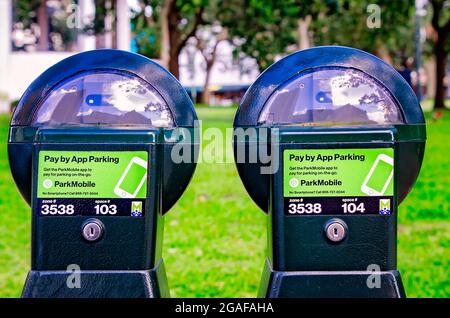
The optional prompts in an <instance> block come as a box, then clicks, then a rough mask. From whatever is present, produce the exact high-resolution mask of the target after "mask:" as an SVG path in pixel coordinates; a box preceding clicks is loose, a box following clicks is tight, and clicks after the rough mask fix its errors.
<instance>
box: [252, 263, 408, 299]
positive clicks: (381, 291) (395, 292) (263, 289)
mask: <svg viewBox="0 0 450 318" xmlns="http://www.w3.org/2000/svg"><path fill="white" fill-rule="evenodd" d="M369 286H370V287H372V288H370V287H369ZM258 297H261V298H403V297H406V295H405V290H404V288H403V284H402V281H401V277H400V273H399V272H398V270H392V271H382V272H368V271H274V270H273V269H272V267H271V264H270V262H269V260H266V263H265V266H264V271H263V275H262V279H261V285H260V288H259V291H258Z"/></svg>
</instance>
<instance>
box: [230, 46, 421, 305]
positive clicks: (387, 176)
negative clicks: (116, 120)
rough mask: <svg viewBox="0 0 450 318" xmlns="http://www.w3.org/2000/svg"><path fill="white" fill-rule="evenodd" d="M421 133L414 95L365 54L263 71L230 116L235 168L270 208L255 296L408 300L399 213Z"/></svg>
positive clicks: (337, 54)
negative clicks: (265, 250)
mask: <svg viewBox="0 0 450 318" xmlns="http://www.w3.org/2000/svg"><path fill="white" fill-rule="evenodd" d="M264 131H268V132H267V134H266V135H267V137H264V136H265V134H264ZM425 137H426V133H425V122H424V117H423V113H422V110H421V108H420V105H419V102H418V101H417V99H416V96H415V94H414V92H413V90H412V89H411V88H410V86H409V85H408V84H407V82H406V81H405V80H403V78H402V77H401V76H400V74H398V73H397V72H396V71H395V70H394V69H393V68H392V67H391V66H389V65H387V64H386V63H384V62H383V61H382V60H380V59H378V58H376V57H375V56H373V55H370V54H368V53H365V52H363V51H360V50H356V49H352V48H346V47H335V46H330V47H317V48H312V49H308V50H304V51H300V52H297V53H294V54H292V55H289V56H287V57H285V58H283V59H281V60H280V61H278V62H276V63H275V64H273V65H272V66H271V67H269V68H268V69H267V70H266V71H265V72H264V73H262V74H261V75H260V77H259V78H258V79H257V80H256V82H255V83H254V84H253V85H252V86H251V87H250V88H249V89H248V91H247V92H246V94H245V96H244V98H243V100H242V101H241V104H240V107H239V109H238V111H237V114H236V117H235V120H234V152H235V160H236V164H237V168H238V172H239V175H240V177H241V179H242V182H243V184H244V186H245V188H246V189H247V191H248V193H249V195H250V196H251V198H252V199H253V200H254V201H255V202H256V204H257V205H258V206H259V207H260V208H261V209H262V210H264V211H266V212H268V253H267V260H266V264H265V268H264V271H263V277H262V281H261V285H260V290H259V296H261V297H402V296H404V295H405V293H404V288H403V286H402V282H401V278H400V274H399V272H398V270H397V253H396V247H397V212H398V206H399V204H400V203H401V202H402V201H403V199H404V198H405V197H406V196H407V194H408V192H409V191H410V190H411V188H412V186H413V184H414V182H415V180H416V178H417V176H418V173H419V170H420V167H421V164H422V159H423V155H424V148H425V139H426V138H425ZM256 152H258V153H257V154H255V153H256ZM261 152H262V153H263V154H264V153H267V154H268V156H267V158H269V159H270V160H262V159H261V156H260V153H261ZM252 155H253V156H252ZM252 158H257V159H256V160H252ZM263 159H264V156H263ZM264 169H265V170H264Z"/></svg>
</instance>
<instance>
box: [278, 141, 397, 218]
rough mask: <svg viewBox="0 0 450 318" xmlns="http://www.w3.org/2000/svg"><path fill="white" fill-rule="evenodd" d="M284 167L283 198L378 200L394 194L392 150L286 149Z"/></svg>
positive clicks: (387, 207) (388, 207) (386, 207)
mask: <svg viewBox="0 0 450 318" xmlns="http://www.w3.org/2000/svg"><path fill="white" fill-rule="evenodd" d="M283 167H284V168H283V178H284V197H349V196H354V197H363V196H379V197H381V196H392V195H393V193H394V186H393V175H394V149H393V148H376V149H297V150H285V151H284V153H283ZM389 202H390V201H389V200H388V202H385V201H383V204H389ZM381 204H382V203H381V201H380V209H382V207H381ZM384 208H385V209H386V210H389V209H390V206H384Z"/></svg>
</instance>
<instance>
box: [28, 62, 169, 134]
mask: <svg viewBox="0 0 450 318" xmlns="http://www.w3.org/2000/svg"><path fill="white" fill-rule="evenodd" d="M33 123H34V124H39V125H41V124H45V125H50V126H58V125H97V124H103V125H145V126H152V127H172V126H173V118H172V114H171V113H170V110H169V107H168V106H167V104H166V103H165V102H164V100H163V99H162V97H161V96H160V95H159V93H158V92H157V91H156V90H155V89H154V88H153V87H152V86H151V85H149V84H147V83H146V82H144V81H143V80H141V79H139V78H137V77H132V76H131V75H128V74H126V73H119V72H116V71H108V72H106V71H102V72H94V73H83V74H81V75H78V76H76V77H75V78H71V79H69V80H68V81H65V82H63V83H62V84H61V85H59V87H57V88H56V89H55V90H54V91H53V92H52V93H51V94H50V95H49V96H48V97H47V99H45V101H44V103H43V104H42V105H41V107H39V111H38V113H37V114H36V115H35V117H34V121H33Z"/></svg>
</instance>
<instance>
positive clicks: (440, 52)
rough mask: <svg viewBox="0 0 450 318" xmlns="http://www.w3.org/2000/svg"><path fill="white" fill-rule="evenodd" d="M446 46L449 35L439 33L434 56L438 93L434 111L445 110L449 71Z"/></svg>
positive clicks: (435, 98)
mask: <svg viewBox="0 0 450 318" xmlns="http://www.w3.org/2000/svg"><path fill="white" fill-rule="evenodd" d="M446 44H447V34H446V33H445V32H442V31H441V32H437V39H436V43H435V46H434V54H435V56H436V92H435V95H434V109H443V108H445V87H444V78H445V72H446V70H447V52H446V50H445V46H446Z"/></svg>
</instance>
